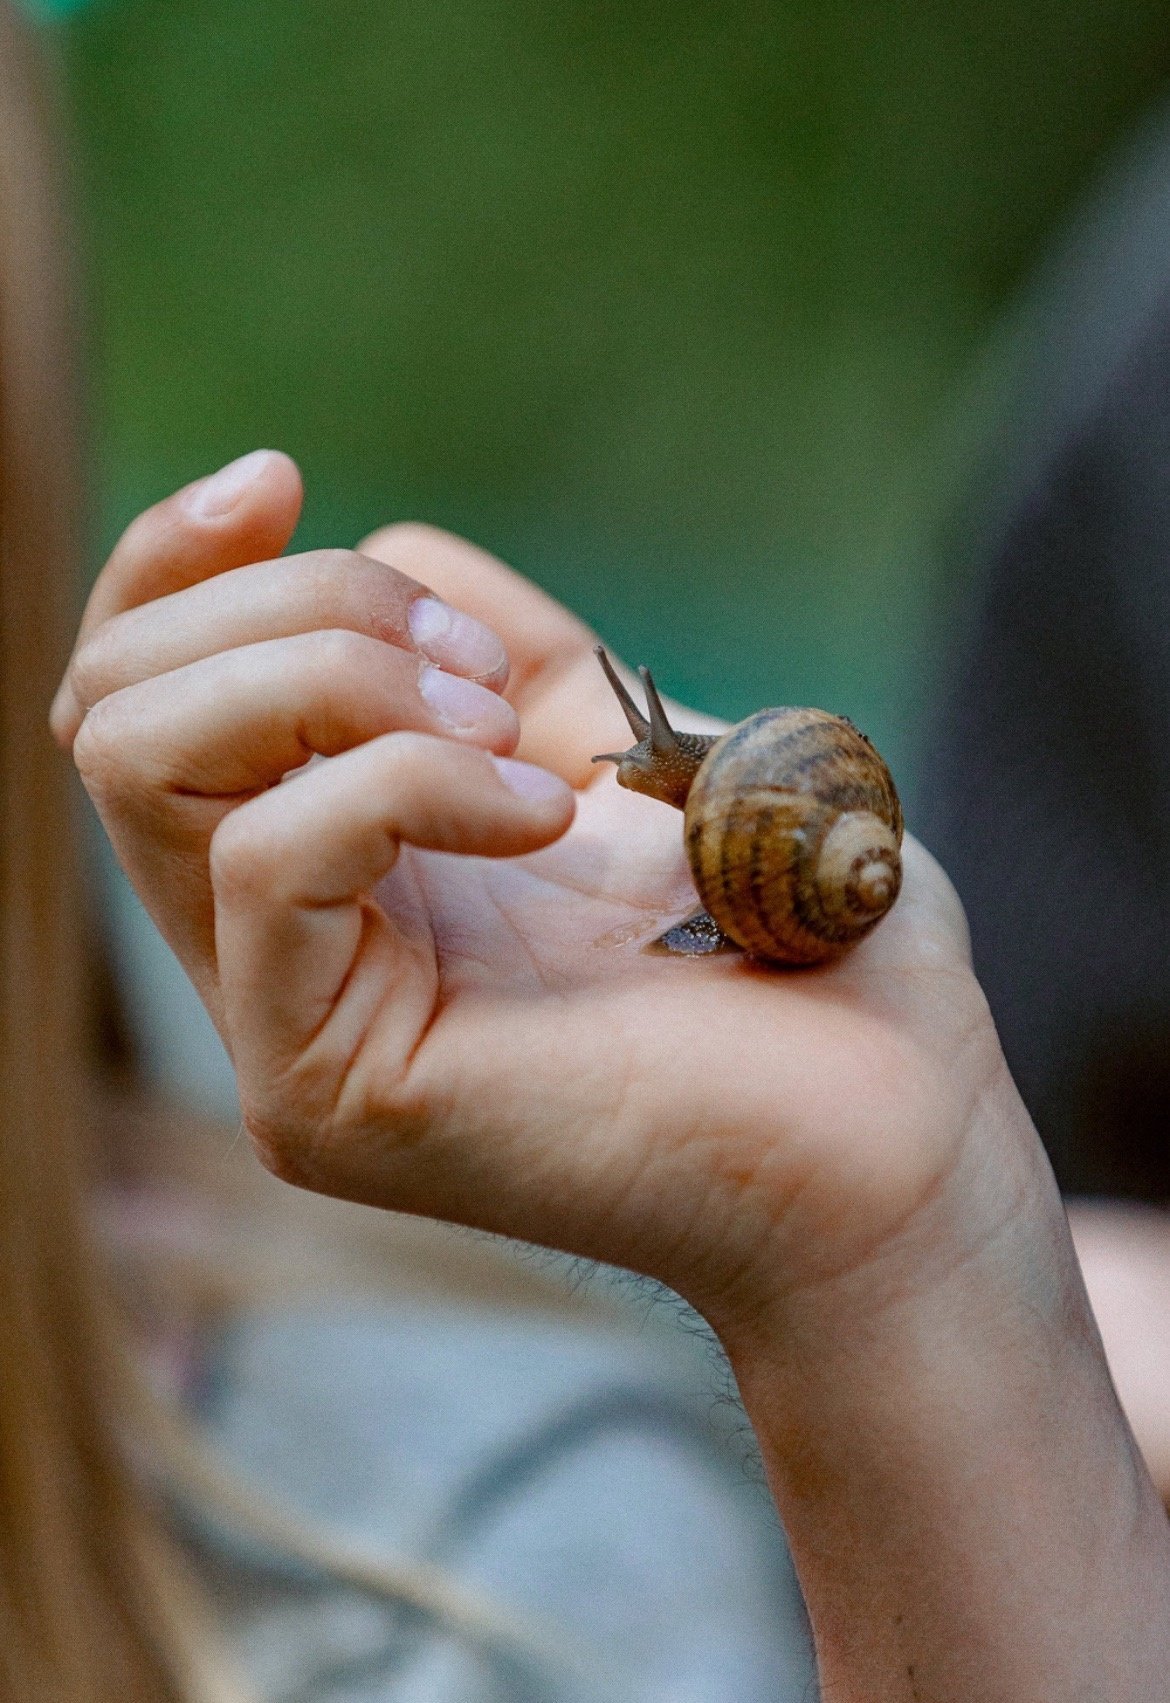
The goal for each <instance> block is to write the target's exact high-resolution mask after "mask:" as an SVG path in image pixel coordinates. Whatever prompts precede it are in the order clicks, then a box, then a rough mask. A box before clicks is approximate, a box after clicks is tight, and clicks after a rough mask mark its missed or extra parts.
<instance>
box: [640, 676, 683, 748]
mask: <svg viewBox="0 0 1170 1703" xmlns="http://www.w3.org/2000/svg"><path fill="white" fill-rule="evenodd" d="M638 673H639V674H640V675H641V677H642V685H643V686H644V687H645V690H646V707H647V709H648V710H649V711H650V746H651V749H652V750H653V751H654V752H655V753H656V755H658V756H659V757H669V756H670V755H671V754H672V753H673V752H674V751H675V750H677V748H678V734H677V733H676V732H675V731H674V728H673V727H671V725H670V722H669V720H668V719H667V714H666V711H665V710H664V709H663V707H662V699H661V698H660V697H659V696H658V688H657V686H656V685H655V684H654V677H653V675H652V674H651V673H650V670H649V669H648V668H639V670H638ZM643 737H644V736H643Z"/></svg>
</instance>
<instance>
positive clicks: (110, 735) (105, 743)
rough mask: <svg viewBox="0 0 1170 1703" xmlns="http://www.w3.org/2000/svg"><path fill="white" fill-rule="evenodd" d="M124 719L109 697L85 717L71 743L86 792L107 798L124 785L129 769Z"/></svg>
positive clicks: (128, 745) (128, 748)
mask: <svg viewBox="0 0 1170 1703" xmlns="http://www.w3.org/2000/svg"><path fill="white" fill-rule="evenodd" d="M127 731H128V730H127V728H126V718H125V717H124V716H123V715H122V714H121V713H120V710H119V707H118V706H117V704H116V703H115V701H114V700H113V699H112V698H103V699H102V700H101V701H100V703H97V704H95V705H94V706H93V708H92V709H91V710H89V711H88V713H87V714H86V717H85V720H84V721H83V722H82V724H81V726H80V728H79V729H78V731H77V738H76V739H75V740H74V742H73V761H74V764H75V765H76V767H77V772H78V774H79V775H80V776H81V778H82V780H83V782H84V783H85V788H86V791H87V792H89V793H90V794H94V795H98V794H100V795H102V796H108V795H110V794H112V793H115V792H117V791H118V790H120V788H121V787H122V786H123V785H124V783H125V779H126V776H127V773H128V770H129V767H130V744H129V740H128V737H127Z"/></svg>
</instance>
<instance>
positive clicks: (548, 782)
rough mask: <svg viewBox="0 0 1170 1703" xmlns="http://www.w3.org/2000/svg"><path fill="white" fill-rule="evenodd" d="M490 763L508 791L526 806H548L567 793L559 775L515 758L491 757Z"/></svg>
mask: <svg viewBox="0 0 1170 1703" xmlns="http://www.w3.org/2000/svg"><path fill="white" fill-rule="evenodd" d="M492 762H493V763H494V764H495V765H496V772H497V773H498V775H499V777H500V779H501V780H502V781H503V783H504V785H505V786H506V787H507V789H508V791H509V792H514V793H515V794H516V796H517V798H522V799H524V801H525V803H527V804H548V803H550V802H551V800H552V799H554V798H562V797H564V795H565V794H566V793H567V792H568V791H569V788H568V785H567V783H566V782H565V781H563V780H562V779H561V777H560V776H559V775H552V774H550V773H549V771H548V770H547V769H538V768H537V767H536V766H535V764H533V763H521V762H519V761H518V760H517V759H516V758H515V757H493V758H492Z"/></svg>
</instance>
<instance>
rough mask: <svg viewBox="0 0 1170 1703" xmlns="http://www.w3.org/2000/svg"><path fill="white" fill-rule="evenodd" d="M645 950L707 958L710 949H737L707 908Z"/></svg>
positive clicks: (671, 929) (682, 956) (677, 924)
mask: <svg viewBox="0 0 1170 1703" xmlns="http://www.w3.org/2000/svg"><path fill="white" fill-rule="evenodd" d="M645 950H646V951H647V952H663V953H670V954H672V955H673V956H675V957H679V958H706V957H709V956H710V954H711V953H712V952H738V951H739V950H740V948H739V947H738V946H737V945H736V944H735V941H734V940H731V939H729V938H728V936H727V935H726V934H724V932H723V930H722V929H721V928H720V926H719V924H718V923H717V922H716V921H715V918H714V917H713V916H712V915H711V913H710V912H709V911H694V912H693V913H692V914H691V915H690V916H689V917H684V918H683V920H682V921H681V922H676V923H675V925H674V927H673V928H668V929H667V931H666V933H665V934H660V935H659V936H658V938H657V940H652V941H651V942H650V944H649V945H648V946H647V947H646V948H645Z"/></svg>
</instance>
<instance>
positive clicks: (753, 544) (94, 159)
mask: <svg viewBox="0 0 1170 1703" xmlns="http://www.w3.org/2000/svg"><path fill="white" fill-rule="evenodd" d="M64 39H65V43H66V48H67V53H68V59H69V67H70V73H71V78H72V87H73V91H74V97H75V103H76V120H77V132H78V138H79V143H80V150H81V162H82V181H83V184H84V187H85V190H86V194H87V199H88V212H89V241H90V248H91V255H92V274H93V282H94V284H95V285H96V288H97V307H96V311H95V332H96V375H95V376H96V417H97V421H98V423H99V425H100V429H101V442H102V446H103V456H104V461H103V465H104V477H105V481H106V490H105V510H104V515H105V524H106V531H107V535H108V534H109V532H110V531H112V529H113V527H114V526H115V525H116V524H118V523H120V522H122V521H123V520H125V518H127V516H128V515H129V514H130V513H131V512H132V511H133V509H134V508H135V507H136V506H137V505H139V504H141V503H142V502H144V501H146V500H148V499H151V498H153V497H155V496H157V495H159V494H161V493H162V492H163V491H164V490H165V489H167V488H168V487H169V486H172V485H174V484H177V483H179V482H180V481H182V480H185V479H187V478H190V477H192V476H194V475H195V474H196V473H197V472H200V471H202V470H204V469H207V468H210V467H211V466H213V465H214V464H216V463H218V462H220V461H222V460H224V459H226V458H228V457H229V456H231V455H234V454H236V453H238V452H240V451H242V450H244V449H247V448H249V447H251V446H253V445H254V444H258V443H269V444H276V445H279V446H281V447H283V448H286V449H288V450H290V451H291V452H292V453H293V454H294V455H296V456H297V457H298V458H299V459H300V461H301V463H302V466H303V467H304V469H305V472H306V475H307V478H308V481H309V490H310V501H309V507H308V511H307V515H306V521H305V524H304V528H303V539H304V541H305V542H306V543H317V542H321V541H325V540H328V541H331V542H341V541H347V542H348V541H352V540H353V539H354V538H356V537H357V536H358V534H359V533H360V532H361V531H362V530H363V529H365V528H368V527H370V526H373V525H374V524H376V523H378V522H381V521H382V520H385V519H389V518H392V517H396V516H404V515H411V516H424V517H427V518H430V519H434V520H437V521H439V522H441V523H444V524H447V525H451V526H454V527H456V528H459V529H461V530H467V531H470V532H471V533H473V534H474V535H475V536H476V537H477V538H478V539H480V541H482V542H484V543H486V544H487V545H489V546H490V547H492V548H495V549H497V550H498V551H500V553H502V554H503V555H505V556H507V557H509V558H511V559H512V560H514V561H515V562H516V563H517V564H518V565H520V566H521V567H523V568H524V569H526V570H527V571H529V572H530V573H532V574H534V575H535V576H536V577H537V578H538V579H540V580H542V581H543V582H544V583H545V584H546V585H548V586H549V587H550V589H552V590H553V591H555V592H556V593H558V594H559V595H562V596H565V597H567V598H569V599H570V600H571V601H572V602H573V603H574V604H576V605H577V606H578V607H579V608H580V609H581V610H582V611H583V612H584V613H585V614H586V615H587V616H588V617H589V618H590V619H591V620H593V621H594V622H596V623H597V624H598V625H599V626H600V627H601V628H602V629H603V630H604V631H605V632H606V634H607V635H608V636H610V637H611V638H612V639H613V640H614V642H615V643H616V644H617V645H618V646H619V647H620V648H621V649H622V650H623V651H624V652H625V653H626V654H627V655H629V656H630V658H631V660H633V661H642V660H645V661H649V662H651V663H654V664H656V665H657V670H658V672H659V674H660V675H661V676H662V677H663V678H664V680H665V682H666V684H667V685H668V686H669V687H670V688H671V689H672V690H674V691H675V692H677V693H678V694H680V695H684V696H692V697H697V698H700V699H702V700H703V701H704V702H705V703H706V704H707V705H708V706H709V707H711V708H713V709H716V710H720V711H722V712H724V713H726V714H730V715H740V714H743V713H745V712H746V711H748V710H749V709H751V708H753V707H755V706H756V705H758V704H760V703H762V702H766V701H777V700H781V701H794V700H795V701H801V700H809V699H811V700H814V701H821V702H826V703H828V704H829V706H830V707H833V708H839V709H844V710H847V711H848V712H850V713H852V714H854V715H856V716H857V717H858V718H860V719H862V720H863V722H866V723H867V724H868V725H869V726H871V727H872V728H873V729H874V731H875V732H876V733H877V734H878V735H879V736H880V737H881V738H883V739H884V740H885V742H886V743H888V744H891V745H892V746H893V747H894V748H895V754H896V753H897V749H898V747H899V746H900V744H901V743H902V731H903V724H904V721H905V719H906V715H907V713H908V707H909V705H910V704H911V703H912V694H913V683H914V680H915V678H916V675H917V662H918V659H919V657H920V654H921V650H922V647H923V645H924V643H925V640H924V637H923V634H924V631H925V630H926V629H924V626H923V620H922V612H923V609H924V606H925V597H926V587H925V585H924V582H923V573H922V566H921V560H920V556H919V552H918V548H917V546H918V540H919V538H920V535H921V531H922V525H923V521H924V518H925V517H927V516H929V515H930V513H931V512H932V505H933V504H934V502H935V500H936V498H937V493H938V477H937V470H936V466H935V460H934V456H933V453H932V444H933V443H934V441H935V428H936V426H937V423H938V421H939V419H940V417H941V415H942V413H943V412H944V410H945V409H946V407H948V406H949V405H950V403H949V400H948V399H949V398H951V397H953V395H954V393H955V389H956V385H957V382H958V380H959V379H960V376H961V374H962V372H963V369H964V365H965V363H966V362H967V361H968V359H969V357H970V356H971V354H972V352H973V351H974V349H975V348H976V346H977V344H978V341H979V339H980V338H981V336H982V335H983V334H984V333H985V331H986V329H987V327H988V325H989V323H990V320H991V317H992V316H993V314H994V313H995V311H996V310H997V308H998V307H999V306H1000V304H1001V303H1002V302H1003V301H1004V299H1005V295H1006V293H1007V292H1008V291H1009V289H1010V288H1011V287H1012V286H1013V284H1014V283H1015V282H1016V280H1017V279H1018V278H1019V277H1020V276H1021V273H1022V271H1023V269H1024V268H1025V267H1026V266H1027V264H1028V262H1029V260H1030V258H1031V257H1032V255H1033V254H1034V252H1035V251H1036V248H1037V245H1038V243H1039V242H1040V240H1041V239H1042V238H1043V236H1044V234H1045V233H1046V231H1047V230H1048V229H1049V228H1050V227H1051V225H1052V223H1053V221H1054V219H1055V217H1056V216H1057V215H1058V213H1059V211H1060V209H1061V208H1062V206H1063V205H1064V204H1065V203H1066V201H1067V199H1068V197H1069V195H1070V193H1071V191H1072V190H1073V189H1074V187H1075V186H1076V185H1077V184H1078V182H1079V181H1080V180H1081V179H1082V178H1083V176H1084V174H1085V172H1086V169H1087V167H1088V166H1089V164H1090V162H1091V161H1092V160H1093V159H1094V157H1095V156H1096V155H1097V154H1098V153H1099V151H1100V150H1101V148H1102V146H1103V145H1104V144H1105V143H1106V141H1107V140H1108V139H1109V138H1110V137H1111V136H1112V135H1113V134H1114V133H1116V131H1117V130H1118V129H1119V128H1120V127H1121V125H1122V124H1123V123H1124V121H1125V120H1126V118H1127V117H1128V116H1129V115H1130V114H1132V113H1133V112H1134V111H1135V110H1136V108H1137V107H1139V106H1140V105H1141V104H1142V103H1143V102H1144V101H1145V100H1146V99H1147V98H1148V97H1149V96H1150V95H1151V94H1152V93H1153V91H1154V90H1155V89H1156V88H1157V86H1158V85H1159V83H1160V80H1161V77H1162V74H1163V71H1164V69H1165V66H1166V64H1167V59H1168V57H1170V8H1168V7H1167V5H1166V4H1165V3H1154V0H1126V3H1125V4H1124V5H1121V4H1119V0H1034V3H1033V4H1030V5H1027V6H1019V5H1015V4H1012V5H1009V4H1006V3H1005V0H949V3H946V4H943V3H941V0H921V3H918V4H906V3H904V0H879V3H875V4H869V5H864V6H862V5H858V4H856V0H818V3H817V4H816V5H808V4H805V3H801V0H786V3H780V0H672V3H671V4H669V5H668V4H664V3H662V0H625V3H624V4H622V5H620V6H619V5H596V4H594V5H584V4H580V3H570V0H495V3H494V4H491V5H486V4H482V3H481V0H446V3H442V0H437V3H432V4H420V3H419V0H99V3H98V4H97V5H96V6H95V8H94V9H93V10H92V11H90V12H88V13H85V14H83V15H81V16H80V17H79V18H77V19H75V20H74V21H73V22H72V23H71V24H70V25H68V26H67V28H66V30H65V32H64Z"/></svg>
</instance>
